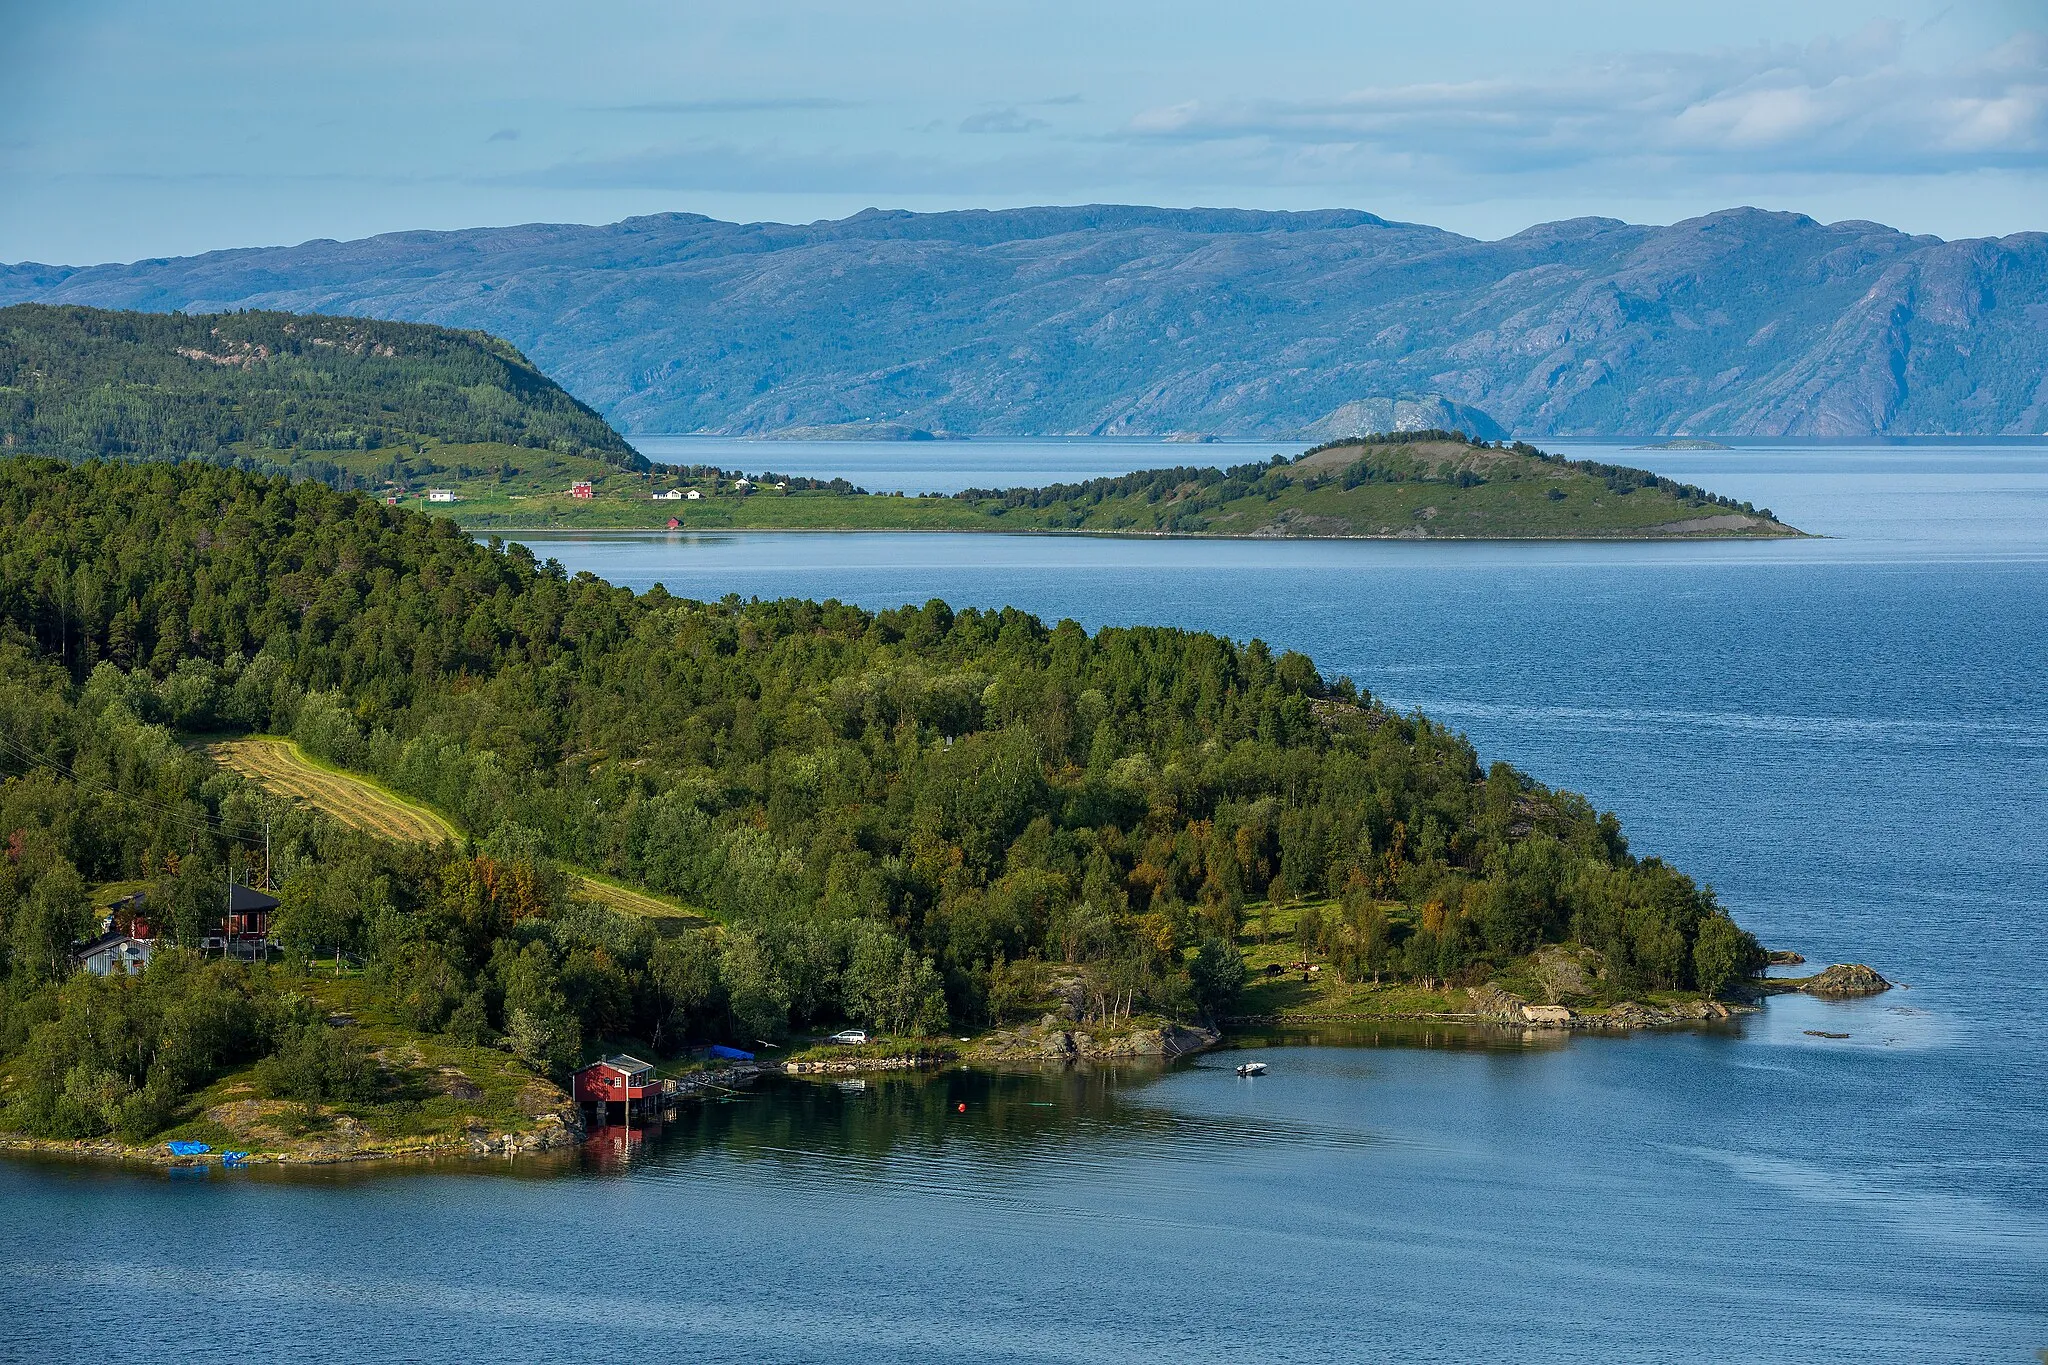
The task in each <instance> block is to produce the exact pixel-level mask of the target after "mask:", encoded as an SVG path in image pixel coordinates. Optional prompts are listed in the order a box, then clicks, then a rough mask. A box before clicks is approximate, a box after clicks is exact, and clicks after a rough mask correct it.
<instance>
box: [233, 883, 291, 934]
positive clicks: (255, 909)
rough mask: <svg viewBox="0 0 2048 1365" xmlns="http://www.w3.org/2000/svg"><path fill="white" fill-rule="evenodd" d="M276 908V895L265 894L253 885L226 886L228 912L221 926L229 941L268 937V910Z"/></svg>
mask: <svg viewBox="0 0 2048 1365" xmlns="http://www.w3.org/2000/svg"><path fill="white" fill-rule="evenodd" d="M275 909H277V897H275V896H266V895H264V894H263V893H262V892H261V891H258V890H257V889H256V888H255V887H253V886H233V885H231V886H229V887H228V913H227V917H226V919H225V921H224V922H223V924H222V926H221V928H222V930H223V931H224V933H225V935H226V937H227V938H228V939H229V940H230V941H234V940H238V939H254V940H258V941H261V940H263V939H267V938H269V937H270V912H271V911H273V910H275Z"/></svg>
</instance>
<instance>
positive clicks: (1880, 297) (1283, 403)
mask: <svg viewBox="0 0 2048 1365" xmlns="http://www.w3.org/2000/svg"><path fill="white" fill-rule="evenodd" d="M30 299H36V300H52V301H63V302H76V303H91V304H96V305H100V306H108V307H124V308H145V309H187V310H221V309H231V308H283V309H294V310H314V311H320V312H332V313H359V314H367V315H372V316H378V317H387V318H397V319H406V320H413V321H423V322H435V323H442V324H446V325H451V326H457V327H466V328H481V329H485V330H489V331H491V332H494V333H497V334H498V335H501V336H504V337H506V338H508V339H509V340H511V341H512V342H513V343H514V344H515V345H517V346H518V347H519V348H520V349H521V350H522V351H524V352H525V353H526V354H527V355H529V356H531V357H532V358H533V359H534V361H535V362H536V363H537V364H539V365H540V366H542V367H543V368H544V369H546V370H547V371H548V372H549V373H550V374H552V375H554V376H556V377H558V378H559V379H561V380H562V382H563V383H564V384H566V385H567V386H568V387H569V388H570V389H571V390H572V391H573V392H575V393H576V394H577V395H578V396H579V397H580V398H582V399H584V400H585V401H587V402H589V403H591V404H593V405H594V406H596V407H597V408H598V409H600V410H601V411H603V412H604V413H605V414H606V415H607V416H608V417H610V418H611V419H612V420H613V421H614V422H615V423H617V424H619V425H620V426H622V427H625V428H627V429H629V430H635V431H705V432H724V433H765V432H771V431H776V430H781V429H786V428H790V427H803V426H823V425H829V424H834V423H842V422H849V421H865V420H872V421H887V422H896V423H901V424H903V425H906V426H911V427H918V428H924V429H929V430H934V431H940V430H945V431H954V432H963V433H969V434H998V433H1013V434H1026V433H1030V434H1039V433H1045V434H1049V433H1102V434H1163V433H1169V432H1176V431H1195V432H1203V433H1209V434H1217V435H1258V436H1278V435H1282V434H1288V433H1293V432H1296V431H1300V430H1302V429H1304V428H1307V427H1310V426H1312V425H1314V424H1316V423H1318V422H1320V421H1323V420H1324V419H1327V418H1331V417H1332V416H1333V415H1335V414H1337V413H1339V411H1340V410H1341V409H1343V408H1344V407H1345V405H1347V404H1352V403H1357V402H1360V401H1361V400H1373V399H1387V398H1395V397H1399V396H1403V395H1418V394H1425V395H1442V396H1443V397H1444V398H1445V399H1447V400H1449V401H1451V402H1454V403H1458V404H1464V405H1469V406H1471V407H1475V408H1478V409H1480V410H1482V411H1483V412H1484V413H1485V414H1488V415H1490V416H1491V417H1492V418H1493V419H1495V420H1496V421H1498V422H1499V423H1500V425H1501V426H1502V427H1504V428H1506V429H1508V430H1511V431H1513V432H1515V433H1517V434H1520V435H1528V436H1541V435H1563V434H1629V435H1646V436H1647V435H1657V434H1666V435H1677V434H1688V433H1697V434H1705V433H1712V434H1737V435H1780V434H1782V435H1800V436H1854V435H1864V434H1871V433H1883V434H1908V433H2010V434H2034V433H2040V432H2042V431H2044V430H2048V236H2044V235H2043V234H2039V233H2028V234H2022V235H2018V236H2013V237H2006V238H2001V239H1997V240H1977V241H1958V242H1942V241H1939V240H1937V239H1935V238H1932V237H1914V236H1908V235H1906V234H1904V233H1900V232H1897V231H1894V230H1893V229H1890V228H1887V227H1883V226H1881V225H1879V224H1875V223H1864V222H1844V223H1833V224H1821V223H1817V222H1815V221H1813V220H1812V219H1810V218H1806V217H1803V216H1800V215H1797V214H1785V213H1765V212H1760V211H1757V210H1753V209H1733V210H1729V211H1726V212H1722V213H1715V214H1710V215H1708V216H1706V217H1704V218H1696V219H1692V220H1689V221H1686V222H1682V223H1677V224H1674V225H1672V226H1670V227H1641V226H1632V225H1629V224H1625V223H1620V222H1616V221H1614V220H1611V219H1575V220H1572V221H1568V222H1560V223H1549V224H1544V225H1542V226H1539V227H1534V228H1530V229H1529V230H1528V231H1526V232H1522V233H1518V234H1516V235H1515V236H1513V237H1509V238H1506V239H1504V240H1501V241H1497V242H1480V241H1474V240H1472V239H1470V238H1466V237H1461V236H1458V235H1456V234H1454V233H1450V232H1445V231H1442V230H1439V229H1436V228H1431V227H1424V226H1418V225H1415V224H1407V223H1393V222H1387V221H1385V220H1382V219H1380V218H1376V217H1374V216H1372V215H1371V214H1367V213H1358V212H1349V211H1335V210H1330V211H1321V212H1315V213H1260V212H1250V211H1236V210H1167V209H1148V208H1128V207H1115V206H1108V207H1105V206H1093V207H1083V208H1039V209H1020V210H1013V211H1003V212H961V213H944V214H911V213H897V212H875V211H870V212H867V213H863V214H859V215H856V216H855V217H852V218H849V219H845V220H843V221H838V222H821V223H813V224H809V225H802V226H787V225H779V224H732V223H723V222H717V221H713V220H711V219H707V218H702V217H696V216H691V215H682V214H674V215H662V216H657V217H649V218H634V219H628V220H626V221H624V222H621V223H616V224H612V225H610V226H606V227H581V226H560V225H535V226H526V227H515V228H500V229H475V230H470V231H463V232H445V233H427V232H410V233H396V234H391V235H387V236H382V237H374V238H369V239H365V240H362V241H356V242H331V241H316V242H308V243H305V244H303V245H300V246H296V247H279V248H267V249H260V250H243V251H224V252H215V253H211V254H208V255H204V256H197V257H190V258H185V259H178V260H156V261H143V262H138V263H135V264H132V265H107V266H95V267H90V268H84V269H74V268H70V267H56V266H42V265H21V266H12V267H0V303H10V302H17V301H22V300H30Z"/></svg>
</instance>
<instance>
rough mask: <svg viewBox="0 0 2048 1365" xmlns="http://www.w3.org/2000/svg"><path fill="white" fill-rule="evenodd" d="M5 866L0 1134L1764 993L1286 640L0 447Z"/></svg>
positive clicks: (291, 1153) (1492, 781)
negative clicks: (648, 1066)
mask: <svg viewBox="0 0 2048 1365" xmlns="http://www.w3.org/2000/svg"><path fill="white" fill-rule="evenodd" d="M0 849H4V857H0V1129H4V1130H5V1132H6V1133H7V1134H8V1137H7V1139H6V1141H7V1142H9V1143H11V1144H14V1145H23V1144H31V1145H41V1146H47V1147H56V1148H61V1149H63V1150H71V1151H77V1150H87V1151H96V1152H104V1153H108V1154H127V1155H131V1156H142V1155H150V1154H155V1155H157V1156H159V1157H161V1156H162V1155H163V1154H164V1152H165V1150H166V1149H165V1146H164V1144H165V1143H166V1142H169V1141H181V1142H203V1143H207V1144H208V1145H210V1146H212V1147H214V1148H216V1149H232V1150H237V1151H246V1152H250V1153H253V1154H255V1155H256V1157H257V1158H258V1159H262V1158H264V1157H265V1156H266V1155H268V1156H275V1157H286V1158H290V1159H295V1160H328V1159H338V1158H342V1157H360V1156H364V1155H375V1154H387V1155H388V1154H405V1153H420V1152H438V1151H458V1152H459V1151H486V1150H488V1151H502V1150H508V1149H524V1148H529V1147H545V1146H550V1145H560V1144H563V1143H566V1142H569V1141H572V1140H574V1136H575V1133H576V1131H577V1115H576V1113H575V1110H574V1108H573V1106H572V1105H571V1104H570V1103H569V1101H568V1098H567V1096H566V1094H565V1092H564V1090H563V1088H562V1086H563V1083H564V1082H565V1081H566V1079H567V1077H568V1075H569V1073H570V1071H571V1069H572V1068H573V1067H575V1066H576V1065H577V1064H579V1063H580V1062H582V1061H585V1060H587V1059H589V1058H591V1057H593V1056H597V1055H601V1054H604V1053H607V1052H614V1051H619V1050H626V1051H631V1052H633V1053H634V1054H635V1055H638V1056H643V1057H647V1058H649V1059H651V1060H654V1061H656V1062H657V1063H658V1064H659V1065H660V1067H661V1068H662V1070H663V1074H664V1075H668V1076H678V1075H680V1076H683V1077H684V1078H685V1079H687V1077H688V1075H690V1074H701V1073H702V1071H703V1068H704V1067H705V1066H706V1065H709V1064H707V1063H703V1062H700V1061H697V1060H693V1054H692V1052H691V1049H692V1047H693V1046H694V1045H699V1044H704V1043H712V1042H717V1043H724V1044H737V1045H740V1046H743V1047H746V1048H748V1049H757V1048H758V1047H759V1044H758V1043H757V1041H756V1040H762V1039H765V1040H768V1041H769V1042H771V1043H778V1044H783V1045H785V1046H787V1047H789V1048H790V1049H791V1052H789V1053H787V1054H777V1055H789V1056H793V1057H794V1058H795V1059H796V1060H797V1061H798V1062H799V1063H801V1064H804V1065H833V1064H835V1063H834V1062H831V1061H825V1060H821V1059H822V1058H839V1059H842V1060H841V1061H839V1062H838V1063H836V1064H842V1065H845V1064H877V1065H880V1064H888V1063H890V1062H892V1061H895V1060H898V1059H900V1058H903V1057H905V1056H911V1055H917V1056H923V1057H926V1058H931V1057H945V1056H956V1057H963V1058H970V1059H971V1058H986V1059H990V1060H1006V1059H1014V1058H1018V1057H1032V1058H1037V1059H1044V1058H1047V1057H1067V1058H1071V1057H1077V1056H1078V1057H1088V1056H1105V1055H1131V1054H1134V1053H1149V1054H1151V1055H1161V1054H1164V1053H1170V1052H1172V1051H1174V1050H1176V1049H1178V1048H1181V1047H1186V1046H1199V1045H1201V1044H1202V1043H1203V1042H1204V1041H1206V1040H1207V1039H1208V1038H1210V1037H1213V1035H1212V1034H1210V1033H1207V1032H1206V1031H1205V1028H1206V1026H1208V1025H1212V1024H1215V1023H1217V1022H1221V1021H1227V1020H1229V1019H1231V1018H1233V1017H1239V1016H1245V1015H1254V1016H1272V1015H1284V1014H1288V1013H1290V1012H1291V1013H1304V1012H1306V1013H1311V1014H1313V1013H1315V1012H1317V1011H1325V1012H1327V1011H1331V1010H1335V1011H1338V1012H1343V1013H1349V1014H1354V1015H1355V1014H1393V1015H1401V1014H1408V1015H1426V1016H1432V1017H1437V1016H1444V1015H1449V1016H1453V1017H1458V1018H1468V1019H1477V1018H1493V1019H1499V1020H1503V1021H1515V1022H1539V1021H1540V1020H1541V1019H1542V1018H1544V1017H1547V1016H1545V1015H1544V1014H1543V1011H1545V1010H1553V1011H1554V1010H1560V1009H1561V1010H1563V1011H1565V1012H1568V1013H1576V1014H1578V1015H1579V1016H1581V1019H1582V1022H1587V1023H1599V1022H1601V1021H1603V1020H1607V1021H1612V1022H1615V1023H1642V1022H1657V1021H1664V1020H1682V1019H1689V1018H1701V1017H1707V1016H1710V1015H1713V1014H1716V1013H1718V1012H1721V1011H1722V1010H1723V1009H1724V1008H1725V1007H1723V1006H1721V1005H1719V1004H1718V1003H1717V1002H1716V997H1717V996H1721V995H1723V994H1724V993H1727V992H1729V991H1731V990H1738V991H1739V990H1740V989H1742V988H1743V983H1744V981H1745V979H1746V978H1747V977H1748V976H1749V975H1750V974H1752V973H1754V972H1756V971H1757V970H1759V969H1760V967H1761V965H1762V963H1763V961H1764V958H1763V954H1762V953H1761V951H1760V950H1759V948H1758V946H1757V944H1756V942H1755V940H1754V939H1753V938H1752V937H1751V936H1750V935H1749V934H1747V933H1746V932H1744V931H1743V930H1742V929H1740V928H1738V927H1737V926H1736V925H1735V923H1734V922H1733V921H1732V920H1731V919H1730V918H1729V916H1728V915H1727V914H1726V913H1725V912H1724V911H1723V910H1722V909H1721V908H1720V907H1719V906H1718V905H1717V904H1716V902H1715V899H1714V896H1713V893H1712V892H1711V891H1710V890H1707V889H1705V888H1703V887H1700V886H1698V885H1697V884H1695V883H1694V882H1693V881H1692V880H1691V879H1690V878H1688V877H1687V876H1686V875H1684V874H1683V873H1682V872H1680V871H1679V870H1677V869H1675V868H1673V867H1670V866H1668V865H1666V864H1665V863H1663V862H1661V861H1659V860H1658V859H1655V858H1644V857H1639V856H1637V855H1636V854H1635V853H1634V852H1633V851H1631V850H1630V848H1629V846H1628V843H1627V841H1626V840H1625V839H1624V838H1623V835H1622V832H1621V827H1620V825H1619V823H1618V822H1617V821H1616V819H1615V818H1614V817H1613V816H1612V815H1605V814H1601V813H1599V812H1598V811H1596V810H1594V809H1593V807H1591V806H1590V805H1589V804H1588V803H1587V802H1586V801H1585V800H1584V799H1583V798H1581V797H1578V796H1575V795H1572V794H1570V793H1567V792H1560V791H1553V790H1551V789H1549V788H1546V787H1544V786H1542V785H1541V784H1539V783H1537V782H1535V781H1533V780H1532V779H1530V778H1529V777H1527V776H1525V775H1524V774H1522V773H1520V772H1517V771H1516V770H1514V769H1513V768H1511V767H1509V766H1507V765H1506V764H1502V763H1496V764H1493V765H1492V766H1491V767H1483V766H1482V765H1481V764H1480V762H1479V760H1478V756H1477V755H1476V754H1475V753H1474V751H1473V749H1472V747H1471V745H1470V744H1469V743H1467V742H1466V741H1465V740H1464V739H1463V738H1462V737H1460V736H1458V735H1456V734H1453V733H1450V732H1448V731H1446V730H1445V729H1443V728H1442V727H1441V726H1438V725H1435V724H1433V723H1432V722H1430V721H1429V720H1427V719H1426V718H1424V717H1421V716H1418V715H1403V714H1398V713H1395V712H1393V711H1391V710H1389V709H1388V708H1387V707H1386V706H1384V705H1383V704H1381V703H1380V702H1379V701H1378V700H1376V699H1375V698H1374V697H1372V696H1371V695H1370V694H1369V693H1367V692H1365V691H1364V690H1362V689H1360V688H1359V687H1357V686H1356V685H1355V684H1354V683H1353V682H1352V681H1351V680H1349V679H1345V678H1335V679H1333V678H1327V677H1324V676H1323V675H1322V674H1321V673H1319V672H1318V671H1317V669H1316V667H1315V666H1314V665H1313V663H1311V662H1310V661H1309V660H1308V659H1306V658H1303V657H1302V656H1300V655H1298V654H1291V653H1277V654H1276V653H1275V652H1273V651H1271V650H1269V649H1268V648H1267V647H1266V646H1264V645H1262V644H1259V643H1258V642H1256V641H1254V642H1251V643H1248V644H1247V643H1238V642H1233V641H1230V640H1225V639H1219V638H1217V637H1214V636H1210V635H1203V634H1197V633H1193V632H1188V631H1182V630H1171V629H1153V628H1135V629H1104V630H1102V631H1100V632H1098V633H1096V634H1094V635H1090V634H1088V633H1087V632H1085V631H1083V630H1082V629H1080V628H1079V627H1078V626H1076V625H1074V624H1073V623H1072V622H1060V623H1056V624H1048V623H1046V622H1042V621H1040V620H1038V619H1036V618H1034V617H1031V616H1029V615H1026V614H1024V613H1022V612H1019V611H1015V610H1002V611H957V612H956V611H953V610H950V609H949V608H948V607H947V606H946V605H945V604H944V603H942V602H937V601H934V602H931V603H929V604H927V605H926V606H923V607H920V608H905V609H901V610H894V611H883V612H867V611H862V610H858V609H856V608H853V607H849V606H845V605H841V604H838V603H830V602H828V603H816V602H801V601H780V602H746V603H742V602H738V601H732V602H725V603H709V604H707V603H700V602H691V601H684V600H680V599H676V598H672V597H670V596H668V595H667V594H665V593H663V592H662V591H661V590H660V589H658V588H657V589H655V590H653V591H650V592H648V593H643V594H638V595H636V594H634V593H632V592H630V591H628V590H625V589H622V588H617V587H613V586H612V585H610V584H607V583H605V582H602V581H601V580H599V579H596V578H594V577H591V576H589V575H577V576H574V577H571V576H568V575H566V574H565V573H563V572H562V571H561V570H560V569H559V568H557V567H555V566H553V565H544V564H538V563H536V562H534V559H533V556H532V555H530V554H529V553H527V552H526V551H524V550H523V549H522V548H521V547H518V546H516V545H515V546H509V547H507V546H500V545H497V544H492V545H488V546H486V545H480V544H477V543H475V542H474V541H472V540H471V539H470V538H469V537H468V536H467V535H466V534H465V533H464V532H462V531H461V530H460V529H459V528H458V527H456V526H455V525H453V524H452V523H450V522H448V521H446V520H442V519H436V518H430V517H426V516H423V515H421V514H419V513H418V512H416V511H412V510H410V509H405V508H397V507H388V506H384V505H382V504H381V503H380V502H379V501H378V500H376V499H375V498H374V497H371V496H368V495H366V494H363V493H358V492H341V491H337V490H335V489H332V488H330V487H327V486H326V485H324V484H323V483H319V482H312V481H299V482H293V481H291V480H289V479H287V478H283V477H278V476H266V475H262V474H255V473H248V472H243V471H239V470H233V469H225V468H221V467H218V466H216V465H212V464H207V463H201V462H196V461H187V462H184V463H180V464H168V463H153V464H152V463H144V464H118V463H108V462H86V463H80V464H66V463H63V462H60V461H55V460H46V459H35V458H17V459H13V460H6V461H0ZM231 884H232V885H234V886H238V887H244V888H249V887H252V886H253V887H255V888H259V889H260V888H267V896H264V899H266V900H274V901H275V905H274V907H273V908H272V909H271V910H270V911H269V912H268V914H269V918H268V922H267V923H266V924H262V925H260V926H258V927H257V928H256V929H255V930H253V931H252V930H251V929H250V928H249V925H248V923H246V922H245V921H240V922H238V921H231V920H230V919H229V918H228V917H227V916H226V915H225V913H224V906H226V905H228V904H230V903H237V902H232V901H231V898H230V893H229V892H228V891H227V889H226V888H228V887H229V886H230V885H231ZM232 894H233V895H234V896H239V897H240V898H241V901H240V902H239V903H245V904H246V903H251V902H250V896H251V895H252V894H262V893H261V891H260V890H259V891H257V892H251V891H241V892H235V893H232ZM124 935H125V936H128V937H126V938H124V937H123V936H124ZM123 943H127V944H129V945H130V947H131V948H133V949H134V950H135V951H141V950H142V949H141V948H139V947H136V945H145V946H146V951H147V961H146V964H144V963H141V962H129V963H124V964H120V965H117V966H115V967H114V968H113V970H111V971H110V972H109V973H108V974H105V975H102V974H98V973H97V972H96V971H94V970H91V969H87V968H82V967H81V965H80V962H81V959H82V958H84V959H88V960H92V961H100V962H105V961H106V959H105V958H104V957H101V958H96V959H95V958H92V957H91V955H92V954H93V953H94V952H104V951H107V950H108V949H110V948H113V949H119V948H121V945H122V944H123ZM96 945H97V946H96ZM846 1025H857V1026H859V1027H862V1028H865V1029H868V1030H870V1031H872V1032H873V1033H874V1034H876V1035H877V1036H878V1039H879V1040H880V1041H877V1042H876V1043H874V1044H871V1045H870V1046H869V1047H867V1048H865V1049H862V1048H854V1049H841V1050H838V1051H833V1050H830V1049H818V1048H816V1047H815V1046H814V1044H815V1043H816V1041H817V1040H818V1039H820V1038H821V1037H822V1036H823V1035H824V1034H826V1033H829V1032H831V1031H832V1030H834V1029H836V1028H840V1027H842V1026H846ZM962 1034H966V1035H970V1038H971V1041H969V1042H967V1043H961V1042H960V1041H959V1037H960V1035H962ZM807 1047H809V1048H810V1049H811V1050H809V1051H806V1050H805V1049H806V1048H807Z"/></svg>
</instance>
